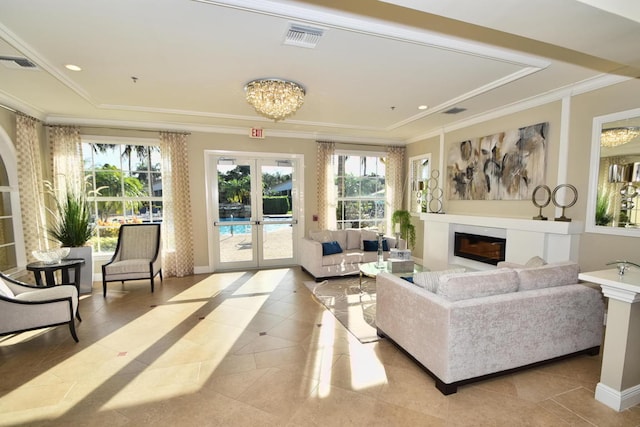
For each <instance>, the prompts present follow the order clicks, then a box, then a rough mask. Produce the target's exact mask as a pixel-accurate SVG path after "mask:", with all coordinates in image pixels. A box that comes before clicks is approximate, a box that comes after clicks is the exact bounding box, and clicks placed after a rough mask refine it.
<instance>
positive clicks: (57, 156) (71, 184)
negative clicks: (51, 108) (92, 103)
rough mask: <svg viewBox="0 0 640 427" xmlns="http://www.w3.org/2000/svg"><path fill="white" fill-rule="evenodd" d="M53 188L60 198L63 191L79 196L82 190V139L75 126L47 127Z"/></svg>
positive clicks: (63, 193)
mask: <svg viewBox="0 0 640 427" xmlns="http://www.w3.org/2000/svg"><path fill="white" fill-rule="evenodd" d="M48 130H49V143H50V147H51V171H52V174H53V187H54V188H55V189H56V190H57V191H58V197H60V198H62V197H64V195H65V191H67V190H70V191H72V192H73V193H75V194H81V193H83V192H84V191H85V188H84V164H83V161H82V139H81V137H80V129H79V128H78V127H77V126H48Z"/></svg>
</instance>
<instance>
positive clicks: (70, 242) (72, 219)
mask: <svg viewBox="0 0 640 427" xmlns="http://www.w3.org/2000/svg"><path fill="white" fill-rule="evenodd" d="M45 187H46V188H47V192H48V193H49V194H50V195H51V196H52V198H53V200H54V204H55V210H49V213H50V214H51V216H52V217H53V218H52V220H51V222H50V225H49V227H48V228H47V232H48V233H49V237H50V238H51V239H53V240H55V241H57V242H58V243H59V244H60V246H61V247H68V248H70V252H69V255H68V256H67V257H68V258H82V259H84V261H85V263H84V265H83V266H82V269H81V275H80V276H81V277H80V291H81V292H91V288H92V285H93V257H92V247H91V246H89V245H87V242H88V241H89V240H90V239H91V236H92V235H93V230H94V224H93V223H92V222H91V211H90V205H89V202H88V201H87V197H86V195H85V193H84V192H82V191H79V190H74V189H72V188H67V190H66V191H65V192H64V194H63V195H58V193H57V192H56V191H55V189H54V188H53V186H52V185H51V183H49V182H45Z"/></svg>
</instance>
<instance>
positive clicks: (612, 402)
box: [596, 383, 640, 412]
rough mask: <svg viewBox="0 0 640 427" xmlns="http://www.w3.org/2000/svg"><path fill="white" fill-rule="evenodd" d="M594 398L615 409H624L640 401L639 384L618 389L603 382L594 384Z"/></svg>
mask: <svg viewBox="0 0 640 427" xmlns="http://www.w3.org/2000/svg"><path fill="white" fill-rule="evenodd" d="M596 400H597V401H598V402H600V403H603V404H605V405H607V406H608V407H609V408H611V409H615V410H616V411H618V412H620V411H624V410H625V409H629V408H631V407H632V406H636V405H637V404H639V403H640V385H637V386H634V387H631V388H628V389H626V390H622V391H618V390H615V389H613V388H611V387H609V386H608V385H605V384H603V383H598V385H597V386H596Z"/></svg>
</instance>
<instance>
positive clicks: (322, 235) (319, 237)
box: [309, 230, 336, 243]
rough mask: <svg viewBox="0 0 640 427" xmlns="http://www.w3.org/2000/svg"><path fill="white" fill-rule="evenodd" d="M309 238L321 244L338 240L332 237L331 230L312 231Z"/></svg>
mask: <svg viewBox="0 0 640 427" xmlns="http://www.w3.org/2000/svg"><path fill="white" fill-rule="evenodd" d="M309 238H310V239H311V240H315V241H316V242H320V243H325V242H331V241H332V240H336V239H334V238H333V236H332V235H331V230H320V231H310V232H309Z"/></svg>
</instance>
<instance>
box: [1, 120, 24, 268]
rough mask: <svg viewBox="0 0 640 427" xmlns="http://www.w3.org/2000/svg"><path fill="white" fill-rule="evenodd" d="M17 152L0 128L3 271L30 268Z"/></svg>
mask: <svg viewBox="0 0 640 427" xmlns="http://www.w3.org/2000/svg"><path fill="white" fill-rule="evenodd" d="M24 251H25V249H24V240H23V237H22V220H21V216H20V197H19V194H18V170H17V159H16V152H15V147H14V145H13V143H12V142H11V139H10V138H9V135H7V133H6V132H5V130H4V129H3V128H2V127H0V271H4V272H6V271H12V270H16V269H17V268H18V267H19V266H24V265H25V264H26V256H25V252H24Z"/></svg>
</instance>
